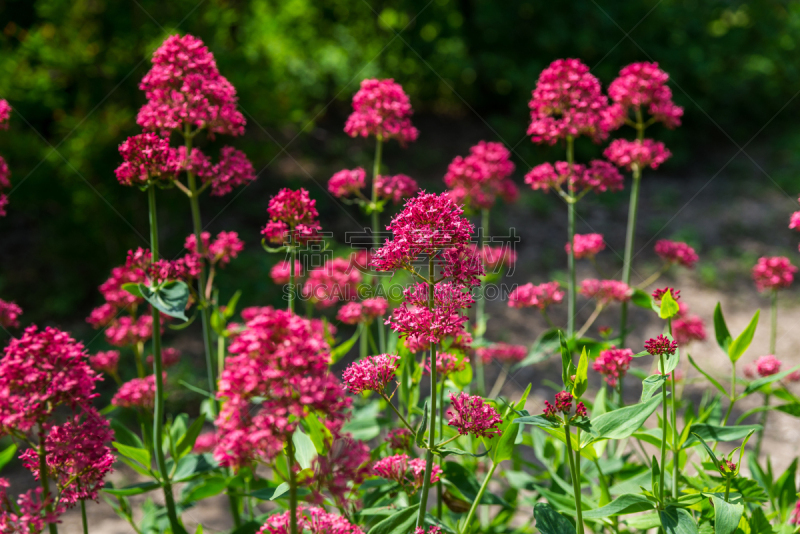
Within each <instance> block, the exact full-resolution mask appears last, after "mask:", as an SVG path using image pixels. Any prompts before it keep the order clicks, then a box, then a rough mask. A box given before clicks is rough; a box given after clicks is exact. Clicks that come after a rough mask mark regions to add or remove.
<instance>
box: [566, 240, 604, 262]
mask: <svg viewBox="0 0 800 534" xmlns="http://www.w3.org/2000/svg"><path fill="white" fill-rule="evenodd" d="M573 241H574V242H575V259H578V260H582V259H584V258H594V257H595V256H596V255H597V254H598V253H599V252H600V251H602V250H603V249H605V248H606V242H605V241H604V240H603V234H575V235H574V239H573ZM571 249H572V247H570V244H569V243H567V244H566V245H564V250H566V252H567V254H569V253H570V250H571Z"/></svg>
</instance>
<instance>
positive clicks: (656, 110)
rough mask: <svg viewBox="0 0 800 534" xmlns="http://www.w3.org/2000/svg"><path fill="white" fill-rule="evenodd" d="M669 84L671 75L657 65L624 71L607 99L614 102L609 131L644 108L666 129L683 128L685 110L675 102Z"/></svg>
mask: <svg viewBox="0 0 800 534" xmlns="http://www.w3.org/2000/svg"><path fill="white" fill-rule="evenodd" d="M667 80H669V74H667V73H666V72H664V71H663V70H661V69H659V68H658V63H647V62H642V63H632V64H630V65H628V66H626V67H623V68H622V70H620V71H619V77H617V78H616V79H615V80H614V81H612V82H611V84H610V85H609V86H608V96H610V97H611V100H612V102H613V104H612V105H611V106H610V107H609V108H608V109H607V110H606V113H605V115H606V120H607V122H608V128H609V129H612V130H613V129H616V128H619V127H620V126H622V124H624V123H625V121H626V119H629V115H630V112H631V111H632V110H640V109H641V110H644V109H645V108H646V110H647V111H648V112H649V113H650V115H651V116H652V118H653V119H654V120H656V121H659V122H662V123H664V125H665V126H666V127H667V128H675V127H676V126H680V124H681V116H683V108H681V107H679V106H676V105H675V104H674V103H673V102H672V91H671V90H670V88H669V86H667Z"/></svg>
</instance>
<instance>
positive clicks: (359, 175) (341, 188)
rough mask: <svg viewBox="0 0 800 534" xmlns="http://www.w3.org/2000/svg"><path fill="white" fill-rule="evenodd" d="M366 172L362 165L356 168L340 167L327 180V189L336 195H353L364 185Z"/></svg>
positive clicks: (338, 196) (340, 196) (339, 196)
mask: <svg viewBox="0 0 800 534" xmlns="http://www.w3.org/2000/svg"><path fill="white" fill-rule="evenodd" d="M366 180H367V173H366V172H364V169H363V168H362V167H358V168H356V169H342V170H341V171H339V172H337V173H335V174H334V175H333V176H331V179H330V180H328V191H330V193H331V194H332V195H333V196H335V197H337V198H342V197H348V196H350V195H355V194H357V193H358V192H359V191H361V190H362V189H364V187H365V186H366V184H367V182H366Z"/></svg>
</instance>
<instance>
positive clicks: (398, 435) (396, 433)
mask: <svg viewBox="0 0 800 534" xmlns="http://www.w3.org/2000/svg"><path fill="white" fill-rule="evenodd" d="M412 437H413V434H412V433H411V431H410V430H409V429H407V428H395V429H392V430H390V431H389V432H388V433H387V434H386V439H385V441H386V442H387V443H389V447H390V448H392V449H395V450H408V449H409V448H411V439H412Z"/></svg>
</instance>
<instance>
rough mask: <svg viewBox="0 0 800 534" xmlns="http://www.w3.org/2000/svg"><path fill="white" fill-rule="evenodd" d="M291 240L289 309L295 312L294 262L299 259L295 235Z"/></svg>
mask: <svg viewBox="0 0 800 534" xmlns="http://www.w3.org/2000/svg"><path fill="white" fill-rule="evenodd" d="M291 240H292V241H291V244H290V245H289V311H290V312H292V313H294V299H295V287H294V279H295V276H296V275H295V272H294V262H295V261H297V249H295V246H294V235H292V236H291Z"/></svg>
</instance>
